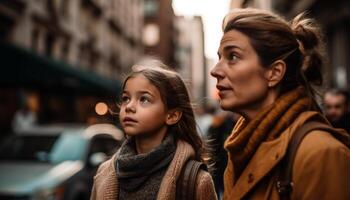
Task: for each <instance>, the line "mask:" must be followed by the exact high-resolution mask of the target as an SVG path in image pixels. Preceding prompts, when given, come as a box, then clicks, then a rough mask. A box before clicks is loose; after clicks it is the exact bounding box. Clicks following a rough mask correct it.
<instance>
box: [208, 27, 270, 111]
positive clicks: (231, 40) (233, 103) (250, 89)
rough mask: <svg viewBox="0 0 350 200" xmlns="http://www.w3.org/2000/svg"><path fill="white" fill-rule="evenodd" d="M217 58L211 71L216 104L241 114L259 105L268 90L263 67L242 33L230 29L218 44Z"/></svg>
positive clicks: (257, 107) (259, 106)
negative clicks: (218, 100)
mask: <svg viewBox="0 0 350 200" xmlns="http://www.w3.org/2000/svg"><path fill="white" fill-rule="evenodd" d="M218 55H219V61H218V63H217V64H216V66H215V67H214V69H213V70H212V71H211V75H212V76H214V77H215V78H216V79H217V84H216V88H217V89H218V91H219V97H220V105H221V107H222V108H223V109H224V110H231V111H235V112H238V113H241V114H244V113H245V112H247V111H248V112H249V111H251V110H254V109H259V108H261V106H262V104H263V102H264V99H266V95H267V91H268V81H267V79H266V78H265V76H266V75H265V74H266V71H267V69H265V68H263V67H262V66H261V64H260V62H259V57H258V55H257V53H256V52H255V50H254V49H253V47H252V46H251V44H250V41H249V38H248V37H247V36H246V35H244V34H243V33H241V32H239V31H236V30H230V31H228V32H226V33H225V34H224V35H223V37H222V39H221V43H220V47H219V51H218Z"/></svg>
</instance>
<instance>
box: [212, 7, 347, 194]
mask: <svg viewBox="0 0 350 200" xmlns="http://www.w3.org/2000/svg"><path fill="white" fill-rule="evenodd" d="M223 31H224V34H223V36H222V39H221V43H220V47H219V50H218V55H219V61H218V63H217V64H216V66H215V67H214V69H213V70H212V71H211V74H212V76H214V77H215V78H216V79H217V85H216V87H217V89H218V90H219V96H220V106H221V107H222V108H223V109H224V110H229V111H232V112H236V113H239V114H240V115H241V116H242V117H241V118H240V120H238V122H237V124H236V126H235V128H234V129H233V132H232V133H231V135H230V136H229V137H228V139H227V140H226V142H225V148H226V150H227V151H228V165H227V168H226V170H225V175H224V188H225V191H224V199H280V198H286V199H288V198H291V199H333V200H334V199H350V192H349V185H350V172H349V169H350V151H349V147H350V137H349V135H347V134H346V133H345V132H343V131H337V130H334V129H332V128H331V127H330V125H329V123H328V122H327V121H326V120H325V119H324V117H323V116H322V114H321V113H320V109H319V107H318V105H317V103H316V99H315V95H314V94H315V92H314V90H313V88H312V85H316V86H320V85H321V83H322V76H321V75H322V74H321V70H320V69H321V67H322V63H323V62H322V57H321V51H320V49H321V46H322V44H323V42H322V41H321V40H320V32H319V29H318V27H317V25H316V24H315V22H314V21H313V20H311V19H308V18H305V16H303V15H299V16H297V17H296V18H295V19H294V20H293V21H292V22H291V23H288V22H286V21H285V20H283V19H282V18H281V17H279V16H277V15H275V14H273V13H270V12H268V11H263V10H257V9H249V8H247V9H235V10H232V11H231V12H230V13H229V14H228V15H227V16H226V17H225V19H224V22H223ZM315 123H316V125H317V126H314V127H312V128H314V129H313V130H312V129H309V132H307V131H305V132H304V133H308V134H307V135H306V136H305V137H304V138H303V140H302V141H301V143H299V144H300V145H299V146H295V145H294V144H296V143H294V142H291V141H296V140H294V139H297V138H299V137H297V136H300V135H301V134H300V132H301V130H307V129H305V128H306V127H311V125H312V126H313V125H314V124H315ZM323 127H326V128H323ZM301 139H302V138H301ZM299 141H300V140H299ZM291 146H292V147H298V148H297V151H294V150H293V149H294V148H292V147H291ZM291 151H293V152H296V154H294V155H295V157H292V156H287V155H291V154H289V152H291ZM291 158H294V160H293V161H291V160H290V159H291ZM290 163H292V165H290ZM281 164H282V165H281ZM284 166H291V167H290V168H287V167H284ZM286 169H292V170H291V171H289V173H281V172H286V171H284V170H286ZM284 174H287V175H288V176H289V175H291V182H290V180H288V181H284V180H287V179H289V177H287V179H281V178H284V177H285V176H284Z"/></svg>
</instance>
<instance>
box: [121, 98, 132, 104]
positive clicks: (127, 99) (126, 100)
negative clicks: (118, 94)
mask: <svg viewBox="0 0 350 200" xmlns="http://www.w3.org/2000/svg"><path fill="white" fill-rule="evenodd" d="M129 101H130V98H129V97H128V96H122V103H123V104H125V103H128V102H129Z"/></svg>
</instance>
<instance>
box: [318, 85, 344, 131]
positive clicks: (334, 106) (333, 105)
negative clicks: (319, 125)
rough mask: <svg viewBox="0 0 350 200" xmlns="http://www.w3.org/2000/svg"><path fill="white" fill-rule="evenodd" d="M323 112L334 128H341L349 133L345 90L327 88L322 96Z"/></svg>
mask: <svg viewBox="0 0 350 200" xmlns="http://www.w3.org/2000/svg"><path fill="white" fill-rule="evenodd" d="M323 103H324V112H325V115H326V117H327V119H328V120H329V121H330V122H331V124H332V125H333V126H334V127H336V128H343V129H345V130H346V131H347V132H348V133H350V113H349V111H348V105H349V99H348V94H347V93H346V91H342V90H339V89H330V90H327V91H326V92H325V94H324V97H323Z"/></svg>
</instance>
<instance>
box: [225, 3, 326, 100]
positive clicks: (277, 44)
mask: <svg viewBox="0 0 350 200" xmlns="http://www.w3.org/2000/svg"><path fill="white" fill-rule="evenodd" d="M222 29H223V31H224V33H226V32H228V31H230V30H237V31H239V32H241V33H243V34H245V35H246V36H248V38H249V40H250V43H251V45H252V46H253V48H254V49H255V51H256V53H257V54H258V57H259V59H260V63H261V64H262V66H263V67H268V66H270V65H271V64H272V63H273V62H275V61H276V60H283V61H284V62H285V63H286V73H285V75H284V77H283V79H282V81H281V83H280V93H281V94H282V93H285V92H288V91H290V90H292V89H294V88H296V87H298V86H300V85H302V86H304V87H305V88H306V89H307V91H308V93H309V94H310V95H311V97H312V98H314V97H315V96H314V94H315V93H314V89H313V87H312V85H315V86H321V85H322V82H323V79H322V74H321V68H322V65H323V56H322V54H323V45H322V42H321V32H320V29H319V27H318V25H317V24H316V23H315V21H314V20H312V19H310V18H306V17H305V13H301V14H299V15H298V16H296V17H295V18H294V19H293V20H292V21H291V22H290V23H288V22H287V21H286V20H284V19H282V18H281V17H279V16H277V15H275V14H273V13H271V12H268V11H263V10H258V9H252V8H245V9H233V10H232V11H231V12H230V13H229V14H227V15H226V17H225V18H224V21H223V25H222Z"/></svg>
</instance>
